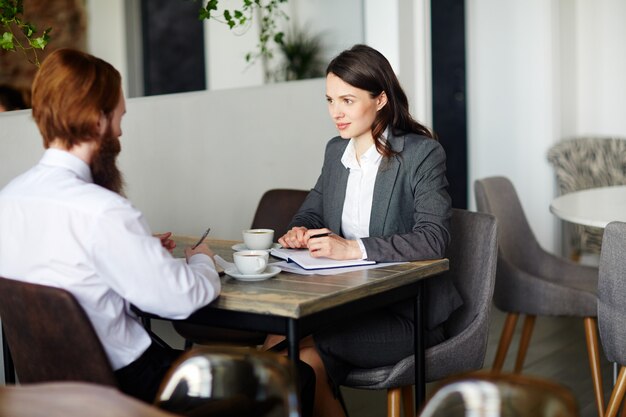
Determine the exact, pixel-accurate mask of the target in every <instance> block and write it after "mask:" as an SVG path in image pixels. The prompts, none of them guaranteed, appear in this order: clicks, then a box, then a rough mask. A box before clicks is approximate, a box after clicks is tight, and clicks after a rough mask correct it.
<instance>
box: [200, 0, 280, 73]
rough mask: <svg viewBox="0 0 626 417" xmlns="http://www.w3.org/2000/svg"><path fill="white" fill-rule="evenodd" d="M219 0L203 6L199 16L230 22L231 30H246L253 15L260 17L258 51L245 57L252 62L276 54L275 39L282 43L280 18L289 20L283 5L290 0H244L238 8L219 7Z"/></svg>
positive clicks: (208, 2)
mask: <svg viewBox="0 0 626 417" xmlns="http://www.w3.org/2000/svg"><path fill="white" fill-rule="evenodd" d="M218 3H219V0H208V1H206V6H203V7H201V8H200V13H199V18H200V20H206V19H214V20H216V21H218V22H222V23H225V24H227V25H228V27H229V28H230V29H231V30H238V31H240V32H245V31H247V30H248V29H249V28H250V26H251V23H252V21H253V20H254V19H259V42H258V44H257V51H256V52H249V53H247V54H246V57H245V58H246V61H247V62H253V61H255V60H256V59H257V58H262V59H270V58H272V56H273V48H272V46H271V44H272V43H275V44H276V45H282V43H283V37H284V33H283V32H282V31H280V30H278V23H277V22H278V21H279V20H280V19H285V20H289V17H288V16H287V14H285V12H283V11H282V9H281V7H280V6H281V4H282V3H287V0H265V1H264V0H242V5H241V7H240V8H237V9H224V10H223V11H220V10H218Z"/></svg>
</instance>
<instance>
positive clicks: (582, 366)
mask: <svg viewBox="0 0 626 417" xmlns="http://www.w3.org/2000/svg"><path fill="white" fill-rule="evenodd" d="M503 321H504V314H503V313H501V312H499V311H498V310H496V309H495V308H494V309H493V310H492V323H491V328H490V333H489V342H488V349H487V356H486V359H485V365H486V367H489V366H491V363H492V361H493V357H494V354H495V350H496V346H497V343H498V338H499V336H500V330H501V328H502V323H503ZM153 326H154V329H155V331H156V332H157V333H158V334H159V335H161V336H162V337H163V338H164V339H165V340H166V341H167V342H168V343H170V344H172V345H173V346H175V347H180V348H182V343H183V341H182V339H181V338H180V337H179V336H178V335H177V334H175V332H174V331H173V330H172V328H171V325H170V324H169V323H166V322H155V323H154V325H153ZM519 327H521V323H518V330H517V332H516V337H515V338H514V339H513V344H512V345H513V347H512V350H513V351H512V352H511V353H512V354H510V355H509V357H508V359H507V362H506V363H505V370H510V369H512V363H513V361H514V358H513V357H514V354H515V352H516V351H517V348H516V347H515V346H516V343H517V340H518V337H519ZM524 373H525V374H529V375H534V376H538V377H542V378H548V379H550V380H552V381H556V382H558V383H560V384H562V385H564V386H566V387H567V388H569V389H570V390H571V391H572V392H573V394H574V396H575V397H576V399H577V401H578V403H579V406H580V415H581V417H596V416H597V413H596V411H595V404H594V400H593V387H592V384H591V377H590V372H589V366H588V361H587V351H586V347H585V337H584V330H583V324H582V320H578V319H569V318H545V317H541V318H538V319H537V321H536V324H535V332H534V334H533V338H532V340H531V345H530V348H529V351H528V355H527V358H526V363H525V367H524ZM0 378H1V379H0V381H4V373H3V372H2V373H1V374H0ZM603 378H604V391H605V397H606V398H607V400H608V396H609V393H610V389H611V386H612V366H611V364H609V363H608V362H607V361H606V360H604V362H603ZM433 387H434V384H429V387H428V388H429V390H431V389H433ZM343 394H344V399H345V401H346V404H347V407H348V411H349V413H350V417H380V416H384V415H386V410H387V409H386V393H385V392H383V391H362V390H353V389H343Z"/></svg>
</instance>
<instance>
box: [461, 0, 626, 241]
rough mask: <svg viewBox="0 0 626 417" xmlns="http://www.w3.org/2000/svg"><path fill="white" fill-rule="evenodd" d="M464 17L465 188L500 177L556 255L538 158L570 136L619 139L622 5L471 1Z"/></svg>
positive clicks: (623, 91)
mask: <svg viewBox="0 0 626 417" xmlns="http://www.w3.org/2000/svg"><path fill="white" fill-rule="evenodd" d="M466 11H467V62H468V77H467V84H468V124H469V126H468V131H469V165H470V172H469V174H470V175H469V177H470V181H472V182H473V180H474V179H476V178H483V177H487V176H492V175H504V176H507V177H509V178H510V179H511V180H512V182H513V183H514V185H515V187H516V188H517V191H518V194H519V196H520V199H521V201H522V205H523V206H524V209H525V211H526V215H527V217H528V219H529V222H530V224H531V227H532V229H533V231H534V232H535V234H536V235H537V238H538V239H539V241H540V243H541V244H542V246H544V247H545V248H547V249H549V250H555V251H558V250H559V246H560V242H559V238H558V237H557V236H558V235H557V233H556V231H557V230H558V224H559V222H558V220H557V219H556V218H555V217H554V216H552V215H551V214H550V213H549V210H548V208H549V204H550V201H551V199H552V198H553V197H554V196H555V193H556V191H555V185H554V184H555V181H554V172H553V170H552V168H551V167H550V166H549V165H548V163H547V160H546V152H547V150H548V148H549V147H550V146H551V145H553V144H554V143H556V142H557V141H559V140H561V139H562V138H565V137H570V136H574V135H586V134H594V135H595V134H598V135H607V134H613V135H620V136H626V118H624V116H623V109H624V108H625V104H626V102H625V101H626V77H624V74H626V49H625V48H624V42H623V40H624V39H626V28H624V25H623V24H622V23H621V22H624V21H625V19H626V4H624V2H622V1H619V0H598V1H594V2H588V1H584V0H577V1H575V2H572V1H570V0H550V1H545V0H528V1H525V2H518V1H515V0H472V1H468V2H466ZM470 201H472V202H473V196H470Z"/></svg>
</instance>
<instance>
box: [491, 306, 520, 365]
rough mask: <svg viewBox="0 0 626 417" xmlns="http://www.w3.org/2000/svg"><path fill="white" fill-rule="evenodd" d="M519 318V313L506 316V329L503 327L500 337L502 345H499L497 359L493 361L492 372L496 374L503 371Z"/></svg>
mask: <svg viewBox="0 0 626 417" xmlns="http://www.w3.org/2000/svg"><path fill="white" fill-rule="evenodd" d="M518 316H519V314H517V313H508V314H507V315H506V320H505V322H504V327H502V334H501V335H500V343H498V350H497V352H496V358H495V359H494V360H493V367H492V370H493V371H495V372H500V371H501V370H502V366H503V365H504V359H506V353H507V352H508V350H509V346H510V345H511V339H512V338H513V331H514V330H515V325H516V324H517V317H518Z"/></svg>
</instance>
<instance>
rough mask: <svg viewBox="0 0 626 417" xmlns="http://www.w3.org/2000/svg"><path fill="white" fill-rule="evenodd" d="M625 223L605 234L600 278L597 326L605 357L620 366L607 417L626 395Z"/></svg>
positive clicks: (613, 225) (611, 226)
mask: <svg viewBox="0 0 626 417" xmlns="http://www.w3.org/2000/svg"><path fill="white" fill-rule="evenodd" d="M625 322H626V223H622V222H612V223H609V224H608V225H607V227H606V229H605V230H604V237H603V239H602V253H601V255H600V275H599V278H598V326H599V328H600V339H601V340H602V347H603V348H604V353H605V355H606V357H607V358H608V359H609V360H610V361H612V362H615V363H618V364H620V365H621V367H620V371H619V376H618V378H617V382H616V383H615V387H614V388H613V393H612V394H611V399H610V400H609V404H608V405H607V408H606V414H605V416H606V417H613V416H615V415H616V413H617V411H618V410H619V406H620V404H621V403H622V400H623V399H624V392H625V391H626V325H625V324H624V323H625Z"/></svg>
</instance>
